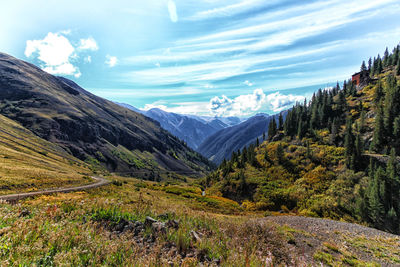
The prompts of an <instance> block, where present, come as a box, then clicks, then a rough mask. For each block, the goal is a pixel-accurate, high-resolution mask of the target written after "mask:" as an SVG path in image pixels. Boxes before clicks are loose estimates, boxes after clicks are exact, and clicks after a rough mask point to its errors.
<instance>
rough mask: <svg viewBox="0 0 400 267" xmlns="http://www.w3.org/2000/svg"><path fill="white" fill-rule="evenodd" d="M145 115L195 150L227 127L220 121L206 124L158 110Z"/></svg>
mask: <svg viewBox="0 0 400 267" xmlns="http://www.w3.org/2000/svg"><path fill="white" fill-rule="evenodd" d="M143 114H144V115H146V116H147V117H150V118H152V119H154V120H156V121H158V122H159V123H160V124H161V127H163V128H164V129H165V130H167V131H169V132H170V133H172V134H173V135H175V136H176V137H178V138H179V139H181V140H183V141H185V142H186V143H187V145H188V146H189V147H191V148H193V149H195V150H196V149H197V148H198V146H199V145H200V144H201V143H202V142H203V141H204V140H205V139H206V138H207V137H208V136H210V135H212V134H214V133H215V132H217V131H218V130H221V129H223V128H225V127H226V126H227V125H226V124H224V123H223V122H221V121H220V120H218V119H215V120H212V121H210V122H206V121H201V120H198V119H194V118H191V117H188V116H185V115H181V114H176V113H170V112H165V111H163V110H161V109H157V108H154V109H150V110H148V111H145V112H144V113H143Z"/></svg>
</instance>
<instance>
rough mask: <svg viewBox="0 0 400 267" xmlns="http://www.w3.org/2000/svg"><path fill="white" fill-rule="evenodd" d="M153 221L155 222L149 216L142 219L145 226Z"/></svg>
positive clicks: (154, 220)
mask: <svg viewBox="0 0 400 267" xmlns="http://www.w3.org/2000/svg"><path fill="white" fill-rule="evenodd" d="M155 222H157V220H156V219H153V218H151V217H150V216H147V217H146V219H145V220H144V225H145V226H151V225H152V224H153V223H155Z"/></svg>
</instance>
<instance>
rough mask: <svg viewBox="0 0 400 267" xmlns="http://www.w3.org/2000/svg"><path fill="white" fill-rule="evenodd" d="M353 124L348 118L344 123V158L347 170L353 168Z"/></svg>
mask: <svg viewBox="0 0 400 267" xmlns="http://www.w3.org/2000/svg"><path fill="white" fill-rule="evenodd" d="M352 125H353V122H352V120H351V118H350V117H349V118H348V119H347V122H346V131H345V135H344V147H345V156H346V165H347V167H348V168H353V167H354V166H353V162H352V161H353V160H354V135H353V126H352Z"/></svg>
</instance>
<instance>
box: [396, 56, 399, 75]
mask: <svg viewBox="0 0 400 267" xmlns="http://www.w3.org/2000/svg"><path fill="white" fill-rule="evenodd" d="M396 75H397V76H399V75H400V57H399V59H398V60H397V67H396Z"/></svg>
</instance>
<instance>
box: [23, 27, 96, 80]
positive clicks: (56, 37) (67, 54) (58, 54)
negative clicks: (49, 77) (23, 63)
mask: <svg viewBox="0 0 400 267" xmlns="http://www.w3.org/2000/svg"><path fill="white" fill-rule="evenodd" d="M70 32H71V31H70V30H66V31H61V32H56V33H52V32H49V33H48V34H47V35H46V37H45V38H44V39H42V40H28V41H26V48H25V56H26V57H35V58H37V59H38V60H39V61H40V67H41V68H42V69H43V70H44V71H46V72H48V73H51V74H55V75H72V76H75V77H76V78H79V77H80V76H81V72H80V70H79V68H78V67H77V66H75V65H74V63H76V61H77V60H78V58H79V55H78V53H79V50H81V48H80V46H78V47H75V46H73V45H72V43H71V42H70V41H69V40H68V38H67V37H65V35H68V34H70ZM82 40H85V39H81V41H82ZM87 40H90V41H87ZM93 42H94V43H96V41H94V39H93V38H88V39H86V42H84V43H81V44H84V45H85V47H86V48H85V49H90V50H93ZM96 46H97V44H96ZM89 47H91V48H89ZM84 60H85V62H90V61H91V58H90V56H88V57H86V58H85V59H84Z"/></svg>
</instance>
